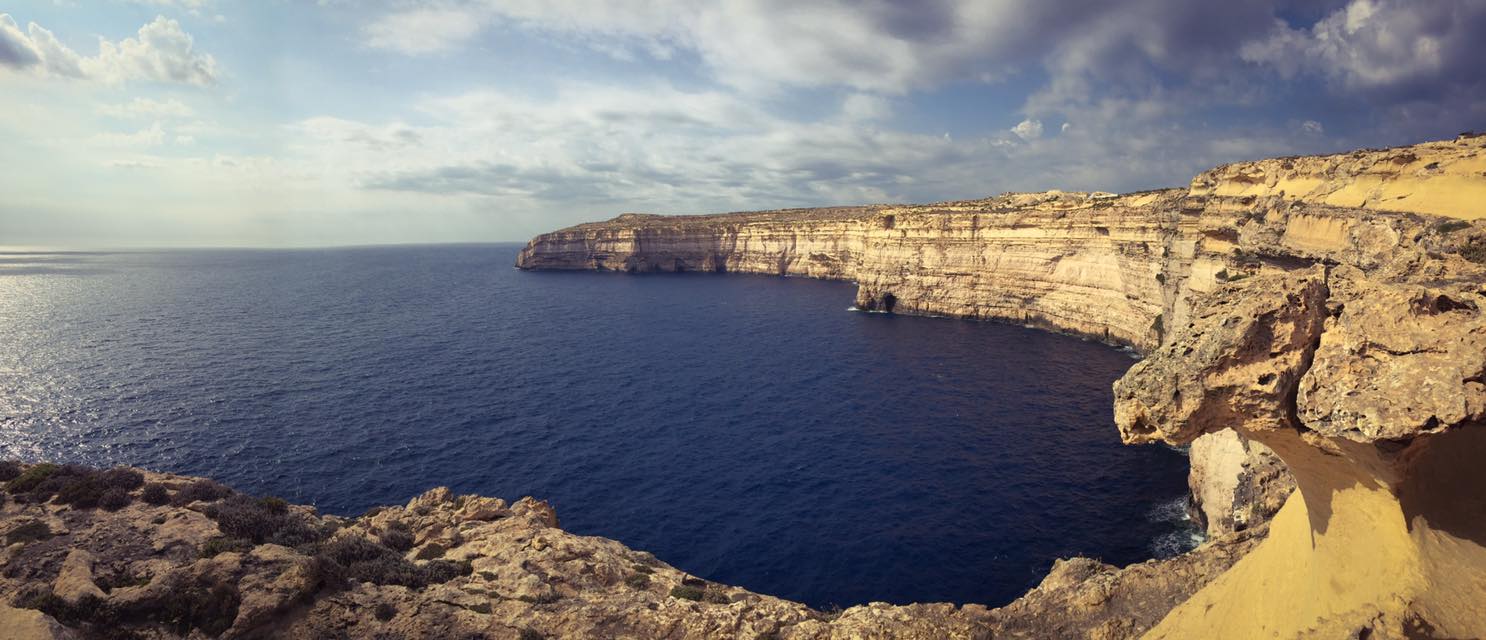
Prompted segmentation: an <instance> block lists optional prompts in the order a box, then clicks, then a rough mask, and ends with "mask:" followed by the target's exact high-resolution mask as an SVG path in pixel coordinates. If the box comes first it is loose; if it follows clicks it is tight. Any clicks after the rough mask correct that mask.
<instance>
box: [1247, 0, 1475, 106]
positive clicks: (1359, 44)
mask: <svg viewBox="0 0 1486 640" xmlns="http://www.w3.org/2000/svg"><path fill="white" fill-rule="evenodd" d="M1482 38H1486V3H1480V2H1470V1H1465V0H1438V1H1434V2H1424V3H1420V2H1411V1H1408V0H1351V1H1350V2H1348V3H1347V4H1346V6H1344V7H1341V8H1339V9H1337V10H1335V11H1334V12H1332V13H1330V14H1329V15H1327V16H1326V17H1324V18H1323V19H1321V20H1320V21H1318V22H1317V23H1316V24H1315V25H1313V26H1311V27H1310V28H1308V29H1294V28H1291V27H1289V26H1288V25H1286V24H1285V23H1284V22H1282V21H1278V20H1276V21H1274V23H1273V26H1272V27H1271V29H1270V30H1269V32H1268V33H1267V35H1265V36H1264V37H1262V38H1256V39H1254V40H1252V41H1250V42H1247V43H1245V44H1244V45H1243V46H1242V47H1241V48H1240V50H1239V53H1240V55H1241V57H1242V58H1243V59H1244V60H1246V61H1249V62H1255V63H1261V64H1264V65H1268V66H1270V67H1272V68H1274V69H1275V70H1277V71H1278V72H1279V73H1280V74H1281V75H1282V76H1284V77H1286V78H1289V77H1293V76H1295V75H1297V74H1300V73H1305V72H1314V73H1317V74H1320V75H1322V76H1324V77H1326V78H1329V79H1331V80H1332V81H1333V82H1335V83H1336V84H1338V85H1340V86H1341V87H1343V88H1346V89H1354V90H1387V89H1392V88H1406V87H1409V86H1413V85H1416V84H1417V83H1420V82H1421V81H1422V82H1425V83H1429V81H1430V80H1431V79H1434V78H1438V77H1451V78H1453V79H1455V80H1459V81H1464V82H1473V81H1480V80H1481V79H1482V77H1483V72H1482V70H1481V68H1480V67H1481V65H1480V61H1481V50H1480V43H1481V41H1482Z"/></svg>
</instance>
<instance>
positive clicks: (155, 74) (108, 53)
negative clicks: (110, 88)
mask: <svg viewBox="0 0 1486 640" xmlns="http://www.w3.org/2000/svg"><path fill="white" fill-rule="evenodd" d="M0 64H3V65H5V66H8V67H11V68H14V69H22V70H30V71H33V72H36V73H39V74H41V75H49V76H63V77H73V78H91V79H94V80H99V81H101V82H104V83H107V84H121V83H125V82H130V81H139V80H144V81H152V82H165V83H179V84H189V85H198V86H205V85H210V84H213V83H215V82H216V80H217V63H216V59H215V58H213V57H212V56H211V55H210V54H206V53H201V52H199V51H197V50H196V48H195V42H194V40H193V39H192V38H191V35H190V34H188V33H186V32H185V31H184V30H183V29H181V25H180V23H179V22H176V21H175V20H171V19H167V18H165V17H164V16H157V17H156V18H155V20H154V21H152V22H150V23H149V24H146V25H144V26H142V27H140V28H139V32H138V33H137V34H136V37H134V38H125V39H123V40H120V41H118V42H112V41H110V40H108V39H105V38H99V39H98V55H96V56H91V57H88V56H81V55H79V54H78V53H77V52H75V51H73V50H72V49H70V48H68V47H67V46H66V45H64V44H62V43H61V41H59V40H57V38H56V37H55V36H53V35H52V32H50V31H48V30H46V29H44V28H42V27H41V26H40V25H38V24H36V23H34V22H32V23H30V25H29V26H28V27H27V31H26V32H25V33H22V32H21V30H20V28H19V27H18V26H17V25H16V23H15V20H14V19H12V18H11V17H10V15H9V14H0Z"/></svg>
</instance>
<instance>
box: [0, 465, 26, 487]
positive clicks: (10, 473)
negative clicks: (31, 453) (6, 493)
mask: <svg viewBox="0 0 1486 640" xmlns="http://www.w3.org/2000/svg"><path fill="white" fill-rule="evenodd" d="M18 475H21V463H19V462H16V461H14V460H0V482H5V481H7V480H13V479H15V477H16V476H18Z"/></svg>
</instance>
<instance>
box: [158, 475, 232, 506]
mask: <svg viewBox="0 0 1486 640" xmlns="http://www.w3.org/2000/svg"><path fill="white" fill-rule="evenodd" d="M230 495H232V490H231V489H228V488H227V487H224V486H222V485H221V484H218V483H217V482H215V481H212V480H207V479H205V478H203V479H201V480H197V481H195V482H192V483H191V484H188V485H186V488H184V489H181V490H180V491H177V492H175V499H174V500H173V501H172V502H174V503H175V504H176V506H185V505H188V504H191V503H192V502H196V501H198V500H199V501H201V502H215V501H217V500H221V499H222V498H226V497H227V496H230Z"/></svg>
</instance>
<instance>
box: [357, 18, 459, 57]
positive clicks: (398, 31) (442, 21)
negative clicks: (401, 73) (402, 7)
mask: <svg viewBox="0 0 1486 640" xmlns="http://www.w3.org/2000/svg"><path fill="white" fill-rule="evenodd" d="M485 21H486V18H485V16H484V15H483V14H482V13H480V12H476V11H462V10H458V9H440V8H432V9H430V8H424V9H414V10H411V11H403V12H399V13H394V14H390V15H387V16H384V17H382V18H380V19H378V20H376V21H374V22H372V23H371V24H369V25H367V26H366V27H365V29H364V31H365V34H366V39H367V40H366V44H367V45H368V46H371V47H375V48H379V49H391V50H393V51H398V52H401V53H406V54H411V55H426V54H431V53H440V52H444V51H449V50H451V49H453V48H454V47H456V46H458V45H460V44H461V43H463V42H464V41H465V40H468V39H469V38H471V37H473V36H474V35H475V34H476V33H478V32H479V31H480V28H481V26H482V23H484V22H485Z"/></svg>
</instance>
